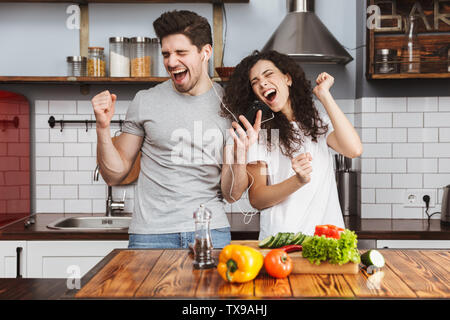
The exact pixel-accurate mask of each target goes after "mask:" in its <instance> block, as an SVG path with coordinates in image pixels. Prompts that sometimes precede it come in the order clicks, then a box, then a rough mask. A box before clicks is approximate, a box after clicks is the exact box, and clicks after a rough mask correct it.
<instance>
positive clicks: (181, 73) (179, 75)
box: [171, 68, 188, 82]
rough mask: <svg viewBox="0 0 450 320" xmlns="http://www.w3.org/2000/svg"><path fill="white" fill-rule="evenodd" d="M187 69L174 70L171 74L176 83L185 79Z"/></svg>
mask: <svg viewBox="0 0 450 320" xmlns="http://www.w3.org/2000/svg"><path fill="white" fill-rule="evenodd" d="M187 72H188V70H187V69H184V68H183V69H175V70H173V71H172V72H171V73H172V75H173V78H174V79H175V81H176V82H181V81H183V79H184V78H185V77H186V74H187Z"/></svg>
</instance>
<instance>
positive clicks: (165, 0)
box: [0, 0, 250, 4]
mask: <svg viewBox="0 0 450 320" xmlns="http://www.w3.org/2000/svg"><path fill="white" fill-rule="evenodd" d="M249 1H250V0H70V1H68V0H14V1H12V0H0V2H31V3H33V2H34V3H80V4H83V3H218V2H219V3H220V2H223V3H248V2H249Z"/></svg>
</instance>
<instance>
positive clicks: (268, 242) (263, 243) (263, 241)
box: [258, 236, 275, 248]
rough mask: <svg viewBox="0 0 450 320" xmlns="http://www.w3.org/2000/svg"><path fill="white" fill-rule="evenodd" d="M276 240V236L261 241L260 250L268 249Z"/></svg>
mask: <svg viewBox="0 0 450 320" xmlns="http://www.w3.org/2000/svg"><path fill="white" fill-rule="evenodd" d="M274 238H275V237H274V236H268V237H267V238H265V239H263V240H261V241H260V242H259V243H258V247H260V248H266V247H268V246H269V244H270V243H271V242H272V241H273V239H274Z"/></svg>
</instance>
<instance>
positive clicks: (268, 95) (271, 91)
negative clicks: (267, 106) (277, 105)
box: [263, 89, 277, 102]
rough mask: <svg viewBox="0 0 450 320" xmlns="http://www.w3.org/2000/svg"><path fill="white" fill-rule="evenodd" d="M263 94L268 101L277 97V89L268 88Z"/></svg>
mask: <svg viewBox="0 0 450 320" xmlns="http://www.w3.org/2000/svg"><path fill="white" fill-rule="evenodd" d="M263 95H264V98H266V100H267V101H268V102H272V101H273V100H275V98H276V97H277V90H275V89H269V90H267V91H266V92H264V93H263Z"/></svg>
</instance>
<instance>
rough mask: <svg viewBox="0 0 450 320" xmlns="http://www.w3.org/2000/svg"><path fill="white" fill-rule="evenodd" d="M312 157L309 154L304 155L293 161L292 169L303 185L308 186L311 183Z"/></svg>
mask: <svg viewBox="0 0 450 320" xmlns="http://www.w3.org/2000/svg"><path fill="white" fill-rule="evenodd" d="M311 161H312V157H311V154H310V153H309V152H307V153H302V154H300V155H298V156H296V157H294V158H293V159H292V161H291V162H292V169H293V170H294V171H295V174H296V175H297V178H298V179H299V181H300V182H301V183H302V184H307V183H308V182H310V181H311V172H312V166H311Z"/></svg>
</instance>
